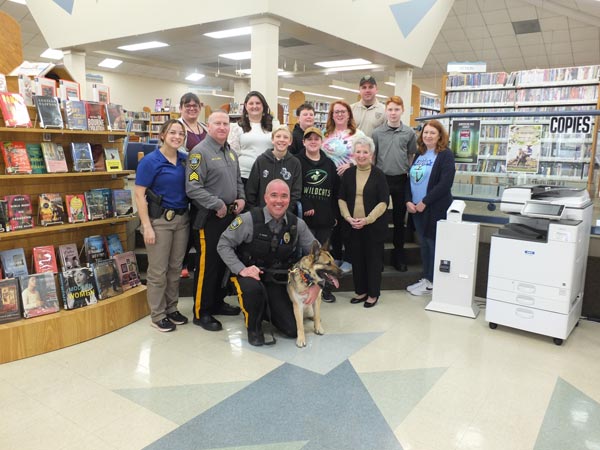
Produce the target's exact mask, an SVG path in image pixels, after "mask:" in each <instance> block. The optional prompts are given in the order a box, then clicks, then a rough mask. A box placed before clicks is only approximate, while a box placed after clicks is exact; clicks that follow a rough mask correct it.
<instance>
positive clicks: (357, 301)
mask: <svg viewBox="0 0 600 450" xmlns="http://www.w3.org/2000/svg"><path fill="white" fill-rule="evenodd" d="M366 299H367V295H365V296H364V297H361V298H358V297H352V298H351V299H350V303H352V304H357V303H362V302H364V301H365V300H366Z"/></svg>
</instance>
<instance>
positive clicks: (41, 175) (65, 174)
mask: <svg viewBox="0 0 600 450" xmlns="http://www.w3.org/2000/svg"><path fill="white" fill-rule="evenodd" d="M134 173H135V170H115V171H113V172H108V171H106V170H98V171H94V172H52V173H22V174H13V175H0V180H19V179H21V180H22V179H24V178H25V179H36V178H40V179H43V178H72V177H75V178H79V177H94V178H99V177H108V178H119V177H128V176H129V175H131V174H134Z"/></svg>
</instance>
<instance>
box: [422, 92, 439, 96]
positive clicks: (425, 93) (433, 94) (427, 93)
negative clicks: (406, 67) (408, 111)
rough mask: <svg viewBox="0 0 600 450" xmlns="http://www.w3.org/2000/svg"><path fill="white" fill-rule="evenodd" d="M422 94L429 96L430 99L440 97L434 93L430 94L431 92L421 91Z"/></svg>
mask: <svg viewBox="0 0 600 450" xmlns="http://www.w3.org/2000/svg"><path fill="white" fill-rule="evenodd" d="M421 94H424V95H429V96H430V97H439V95H438V94H436V93H434V92H429V91H421Z"/></svg>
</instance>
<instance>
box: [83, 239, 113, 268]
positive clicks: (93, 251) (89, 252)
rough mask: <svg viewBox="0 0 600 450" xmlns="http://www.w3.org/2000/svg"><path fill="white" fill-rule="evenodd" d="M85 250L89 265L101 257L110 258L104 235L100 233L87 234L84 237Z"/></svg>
mask: <svg viewBox="0 0 600 450" xmlns="http://www.w3.org/2000/svg"><path fill="white" fill-rule="evenodd" d="M83 251H84V254H85V260H86V262H87V263H88V265H90V264H92V263H94V262H96V261H100V260H101V259H108V253H107V251H106V247H105V246H104V237H103V236H100V235H99V234H97V235H95V236H87V237H86V238H84V239H83Z"/></svg>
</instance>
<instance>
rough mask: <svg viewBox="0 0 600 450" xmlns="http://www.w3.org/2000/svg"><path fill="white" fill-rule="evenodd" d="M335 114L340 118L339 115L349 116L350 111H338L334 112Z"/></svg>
mask: <svg viewBox="0 0 600 450" xmlns="http://www.w3.org/2000/svg"><path fill="white" fill-rule="evenodd" d="M333 114H336V115H338V116H339V115H342V114H348V111H346V110H345V109H339V110H337V111H333Z"/></svg>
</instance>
